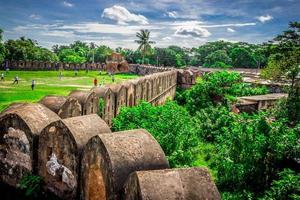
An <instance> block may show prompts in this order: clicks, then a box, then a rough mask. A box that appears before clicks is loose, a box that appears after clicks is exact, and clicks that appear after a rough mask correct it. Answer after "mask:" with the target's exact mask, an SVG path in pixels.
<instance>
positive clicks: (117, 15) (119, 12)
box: [102, 5, 149, 25]
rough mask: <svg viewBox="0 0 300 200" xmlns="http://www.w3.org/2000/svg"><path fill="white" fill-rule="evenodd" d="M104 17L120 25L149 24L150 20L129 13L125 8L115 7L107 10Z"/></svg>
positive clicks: (104, 11) (103, 14)
mask: <svg viewBox="0 0 300 200" xmlns="http://www.w3.org/2000/svg"><path fill="white" fill-rule="evenodd" d="M102 17H104V18H108V19H111V20H114V21H117V22H118V24H123V25H125V24H127V23H130V22H135V23H138V24H149V23H148V19H147V18H146V17H145V16H143V15H140V14H134V13H131V12H129V11H128V10H127V9H126V8H125V7H122V6H118V5H114V6H112V7H110V8H105V9H104V10H103V13H102Z"/></svg>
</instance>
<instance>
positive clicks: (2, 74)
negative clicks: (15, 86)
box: [1, 73, 4, 81]
mask: <svg viewBox="0 0 300 200" xmlns="http://www.w3.org/2000/svg"><path fill="white" fill-rule="evenodd" d="M1 81H4V73H1Z"/></svg>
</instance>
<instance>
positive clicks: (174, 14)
mask: <svg viewBox="0 0 300 200" xmlns="http://www.w3.org/2000/svg"><path fill="white" fill-rule="evenodd" d="M167 16H168V17H170V18H174V19H176V18H177V17H178V13H177V12H176V11H171V12H167Z"/></svg>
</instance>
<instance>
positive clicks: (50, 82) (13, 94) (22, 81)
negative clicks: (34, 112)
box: [0, 71, 137, 111]
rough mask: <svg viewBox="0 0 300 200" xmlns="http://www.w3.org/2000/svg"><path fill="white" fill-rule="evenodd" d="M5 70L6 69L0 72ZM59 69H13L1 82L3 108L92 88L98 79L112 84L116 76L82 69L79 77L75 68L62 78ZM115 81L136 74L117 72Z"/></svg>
mask: <svg viewBox="0 0 300 200" xmlns="http://www.w3.org/2000/svg"><path fill="white" fill-rule="evenodd" d="M1 73H5V72H4V71H0V74H1ZM59 73H60V72H58V71H10V72H9V73H7V74H6V75H5V80H4V81H1V82H0V111H2V110H3V109H5V108H6V107H7V106H8V105H9V104H11V103H12V102H36V101H38V100H40V99H41V98H42V97H44V96H46V95H68V93H69V92H70V91H72V90H76V89H80V90H89V89H91V88H92V87H93V85H94V79H95V78H97V81H98V85H99V84H102V85H103V84H108V83H111V82H112V78H111V77H110V76H109V75H108V74H107V73H106V72H102V73H101V74H100V73H99V72H98V71H89V72H88V73H86V72H85V71H79V72H78V75H77V76H75V73H74V72H73V71H63V72H62V78H61V79H60V78H59ZM15 76H18V77H19V84H13V80H14V77H15ZM114 76H115V82H121V81H125V80H128V79H132V78H136V77H137V75H133V74H115V75H114ZM32 80H35V82H36V86H35V89H34V90H33V91H32V90H31V81H32Z"/></svg>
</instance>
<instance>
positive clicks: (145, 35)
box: [135, 29, 155, 64]
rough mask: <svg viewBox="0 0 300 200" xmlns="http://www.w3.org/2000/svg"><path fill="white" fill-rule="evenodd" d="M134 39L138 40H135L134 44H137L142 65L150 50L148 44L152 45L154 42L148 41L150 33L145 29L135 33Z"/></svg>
mask: <svg viewBox="0 0 300 200" xmlns="http://www.w3.org/2000/svg"><path fill="white" fill-rule="evenodd" d="M136 37H137V38H138V40H135V42H136V43H138V44H139V48H138V50H141V51H142V55H143V64H144V59H145V55H146V53H147V52H148V51H149V50H150V49H151V45H150V44H154V43H155V42H154V41H150V40H149V39H150V31H149V30H147V29H142V30H141V31H140V32H137V33H136Z"/></svg>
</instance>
